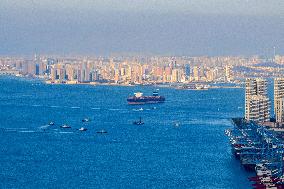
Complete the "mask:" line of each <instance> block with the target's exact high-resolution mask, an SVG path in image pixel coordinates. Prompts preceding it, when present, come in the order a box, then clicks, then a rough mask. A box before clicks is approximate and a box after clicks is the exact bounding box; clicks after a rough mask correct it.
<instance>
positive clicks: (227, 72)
mask: <svg viewBox="0 0 284 189" xmlns="http://www.w3.org/2000/svg"><path fill="white" fill-rule="evenodd" d="M225 77H226V81H228V82H230V81H232V79H233V78H232V67H231V66H230V65H226V67H225Z"/></svg>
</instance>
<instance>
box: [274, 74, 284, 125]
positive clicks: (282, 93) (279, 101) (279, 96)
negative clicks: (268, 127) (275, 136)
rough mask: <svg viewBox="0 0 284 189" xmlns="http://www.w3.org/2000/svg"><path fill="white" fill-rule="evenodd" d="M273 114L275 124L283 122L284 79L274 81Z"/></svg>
mask: <svg viewBox="0 0 284 189" xmlns="http://www.w3.org/2000/svg"><path fill="white" fill-rule="evenodd" d="M274 114H275V119H276V122H277V123H283V122H284V78H275V79H274Z"/></svg>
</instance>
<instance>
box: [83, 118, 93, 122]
mask: <svg viewBox="0 0 284 189" xmlns="http://www.w3.org/2000/svg"><path fill="white" fill-rule="evenodd" d="M89 121H91V120H90V118H84V119H82V122H89Z"/></svg>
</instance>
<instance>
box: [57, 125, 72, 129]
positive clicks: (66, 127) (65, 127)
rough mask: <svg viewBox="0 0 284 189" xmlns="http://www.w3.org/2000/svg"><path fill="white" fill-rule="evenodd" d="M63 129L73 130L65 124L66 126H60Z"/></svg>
mask: <svg viewBox="0 0 284 189" xmlns="http://www.w3.org/2000/svg"><path fill="white" fill-rule="evenodd" d="M60 127H61V128H64V129H69V128H71V127H70V126H69V125H66V124H64V125H62V126H60Z"/></svg>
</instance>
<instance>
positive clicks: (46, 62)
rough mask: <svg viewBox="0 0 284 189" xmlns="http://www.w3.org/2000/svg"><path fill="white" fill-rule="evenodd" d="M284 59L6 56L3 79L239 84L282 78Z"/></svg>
mask: <svg viewBox="0 0 284 189" xmlns="http://www.w3.org/2000/svg"><path fill="white" fill-rule="evenodd" d="M283 65H284V56H279V55H276V56H275V57H274V58H272V59H268V58H261V57H258V56H252V57H242V56H239V57H232V56H228V57H207V56H202V57H187V56H181V57H170V56H150V57H149V56H136V57H135V56H129V57H127V56H113V57H76V56H75V57H71V58H66V57H52V56H50V57H49V56H37V55H35V56H34V58H32V59H27V58H15V57H2V58H0V74H6V75H9V74H11V75H23V76H31V77H39V78H43V79H44V80H45V81H46V82H47V83H65V84H80V83H90V84H115V85H136V84H141V85H151V84H179V85H180V84H189V83H216V82H217V83H220V82H229V83H231V82H235V83H238V82H239V80H242V79H244V78H246V77H280V76H281V74H282V73H284V66H283Z"/></svg>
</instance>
